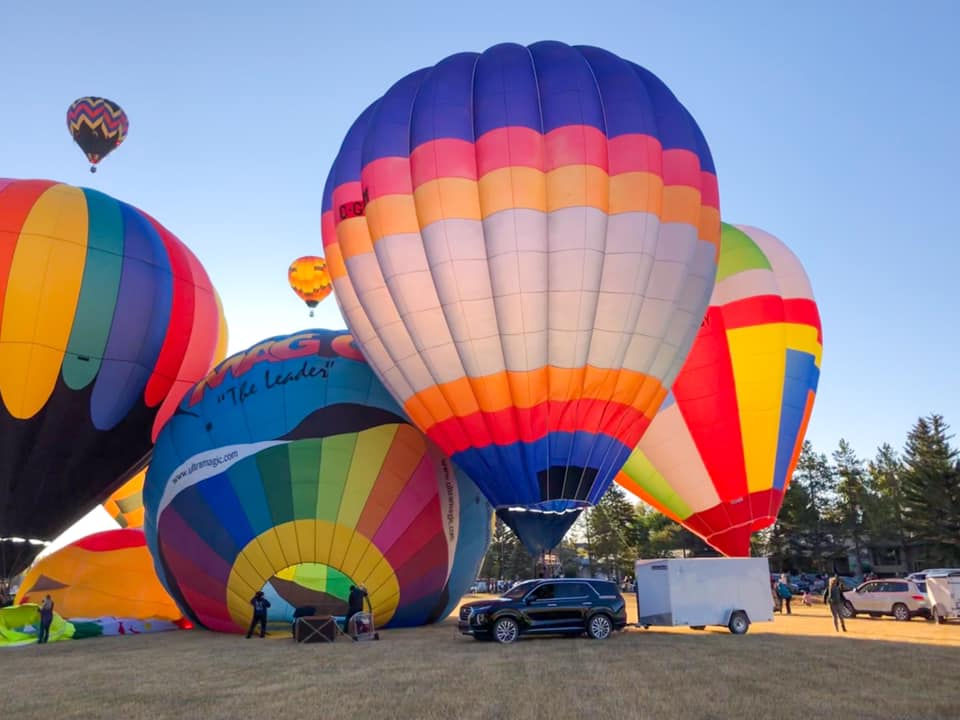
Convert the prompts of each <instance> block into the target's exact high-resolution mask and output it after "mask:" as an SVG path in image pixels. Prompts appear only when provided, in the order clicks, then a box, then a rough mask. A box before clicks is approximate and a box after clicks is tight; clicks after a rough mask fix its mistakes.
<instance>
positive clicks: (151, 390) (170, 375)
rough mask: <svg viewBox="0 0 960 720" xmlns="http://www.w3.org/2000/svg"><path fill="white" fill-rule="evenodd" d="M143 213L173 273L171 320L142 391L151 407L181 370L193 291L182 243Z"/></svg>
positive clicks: (192, 306)
mask: <svg viewBox="0 0 960 720" xmlns="http://www.w3.org/2000/svg"><path fill="white" fill-rule="evenodd" d="M145 216H146V218H147V220H148V221H149V222H150V224H151V225H153V229H154V230H156V231H157V234H158V235H160V239H161V241H162V242H163V246H164V247H165V248H166V250H167V257H168V258H169V259H170V271H171V273H172V274H173V302H172V304H171V307H170V321H169V323H168V325H167V332H166V335H164V338H163V345H162V346H161V347H160V354H159V355H158V356H157V362H156V365H154V367H153V372H152V373H151V375H150V379H149V380H148V381H147V388H146V390H145V391H144V401H145V402H146V404H147V407H154V406H156V405H158V404H160V403H161V402H162V401H163V399H164V398H165V397H166V396H167V393H169V392H170V388H172V387H173V383H174V381H175V380H176V378H177V371H178V370H179V369H180V365H181V362H182V360H183V354H184V352H185V350H186V348H187V345H188V344H189V342H190V330H191V328H192V326H193V314H194V301H195V298H194V292H195V290H194V287H193V278H192V276H191V272H190V266H189V263H188V261H187V258H186V255H185V254H184V248H183V246H182V245H181V244H180V242H179V241H178V240H177V239H176V238H175V237H174V236H173V234H172V233H171V232H170V231H169V230H167V229H166V228H165V227H163V226H162V225H161V224H160V223H158V222H157V221H156V220H154V219H153V218H152V217H150V216H149V215H146V214H145Z"/></svg>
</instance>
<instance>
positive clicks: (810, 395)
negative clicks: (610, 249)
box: [617, 224, 823, 555]
mask: <svg viewBox="0 0 960 720" xmlns="http://www.w3.org/2000/svg"><path fill="white" fill-rule="evenodd" d="M822 352H823V336H822V331H821V326H820V315H819V311H818V309H817V305H816V302H815V301H814V299H813V291H812V289H811V287H810V281H809V280H808V278H807V275H806V273H805V272H804V270H803V267H802V266H801V264H800V261H799V260H798V259H797V257H796V256H795V255H794V254H793V253H792V252H791V251H790V249H789V248H787V246H786V245H784V244H783V243H782V242H781V241H780V240H778V239H777V238H775V237H773V236H772V235H770V234H768V233H766V232H764V231H762V230H759V229H757V228H754V227H750V226H745V225H738V226H733V225H727V224H724V226H723V235H722V240H721V244H720V266H719V269H718V272H717V285H716V288H715V289H714V291H713V297H712V299H711V302H710V308H709V310H708V311H707V314H706V316H705V318H704V321H703V324H702V327H701V329H700V332H699V334H698V336H697V340H696V342H695V343H694V346H693V349H692V350H691V351H690V356H689V357H688V358H687V361H686V364H685V365H684V367H683V370H682V371H681V373H680V375H679V376H678V377H677V380H676V382H675V383H674V386H673V391H672V394H671V396H670V397H669V398H668V399H667V401H666V402H665V403H664V406H663V407H662V408H661V410H660V412H659V413H658V414H657V417H656V418H655V419H654V421H653V423H652V424H651V425H650V428H649V429H648V430H647V432H646V434H645V435H644V436H643V438H642V439H641V440H640V443H639V444H638V446H637V448H636V450H635V451H634V452H633V454H632V455H631V457H630V459H629V460H628V461H627V463H626V465H625V466H624V469H623V472H621V473H620V475H619V476H618V477H617V481H618V482H619V483H620V484H621V485H622V486H623V487H625V488H627V489H628V490H630V491H631V492H633V493H635V494H637V495H639V496H640V497H641V498H642V499H644V500H646V501H647V502H649V503H650V504H652V505H653V506H655V507H657V508H658V509H660V510H661V511H662V512H664V513H665V514H667V515H669V516H670V517H672V518H673V519H675V520H677V521H678V522H680V523H682V524H683V525H684V526H685V527H687V528H688V529H690V530H692V531H693V532H695V533H696V534H698V535H700V536H701V537H702V538H703V539H704V540H706V541H707V542H708V543H710V544H711V545H712V546H713V547H715V548H716V549H717V550H719V551H721V552H722V553H724V554H726V555H749V553H750V534H751V533H752V532H755V531H757V530H760V529H762V528H765V527H767V526H769V525H770V524H772V523H773V521H774V520H775V519H776V516H777V513H778V512H779V510H780V505H781V503H782V502H783V494H784V492H786V489H787V487H788V485H789V483H790V477H791V475H792V474H793V470H794V468H795V466H796V462H797V457H798V455H799V453H800V447H801V445H802V444H803V437H804V434H805V433H806V428H807V424H808V422H809V420H810V413H811V412H812V410H813V403H814V398H815V396H816V391H817V384H818V382H819V379H820V360H821V355H822Z"/></svg>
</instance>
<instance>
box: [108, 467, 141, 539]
mask: <svg viewBox="0 0 960 720" xmlns="http://www.w3.org/2000/svg"><path fill="white" fill-rule="evenodd" d="M146 477H147V469H146V468H144V469H143V470H141V471H140V472H138V473H137V474H136V475H134V476H133V477H132V478H130V479H129V480H127V482H125V483H124V484H123V485H121V486H120V487H119V488H117V489H116V490H114V491H113V492H112V493H111V494H110V497H108V498H107V499H106V500H105V501H104V502H103V509H104V510H106V511H107V512H108V513H109V514H110V517H112V518H113V519H114V521H115V522H116V523H117V525H119V526H120V527H122V528H139V527H143V481H144V480H145V479H146Z"/></svg>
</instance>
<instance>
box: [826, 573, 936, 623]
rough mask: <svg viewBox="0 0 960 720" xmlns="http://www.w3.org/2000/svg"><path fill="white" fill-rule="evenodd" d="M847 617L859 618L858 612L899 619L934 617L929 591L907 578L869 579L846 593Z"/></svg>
mask: <svg viewBox="0 0 960 720" xmlns="http://www.w3.org/2000/svg"><path fill="white" fill-rule="evenodd" d="M843 597H844V603H843V606H844V607H843V614H844V616H845V617H848V618H852V617H856V616H857V614H858V613H863V614H865V615H869V616H870V617H880V616H881V615H893V617H895V618H896V619H897V620H910V619H912V618H914V617H916V616H918V615H919V616H921V617H925V618H929V617H930V604H929V602H927V588H926V587H925V586H924V584H923V583H922V582H915V581H913V580H907V579H905V578H886V579H883V580H869V581H868V582H865V583H863V584H861V585H860V586H859V587H857V589H856V590H849V591H847V592H845V593H844V594H843Z"/></svg>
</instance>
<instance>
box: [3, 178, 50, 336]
mask: <svg viewBox="0 0 960 720" xmlns="http://www.w3.org/2000/svg"><path fill="white" fill-rule="evenodd" d="M55 184H56V183H54V182H52V181H50V180H21V181H17V182H14V183H12V184H11V185H8V186H6V187H5V188H4V189H3V191H2V192H0V325H2V323H3V308H4V305H5V302H4V300H5V298H6V296H7V278H8V276H9V275H10V266H11V265H12V264H13V253H14V250H15V249H16V247H17V241H18V240H19V238H20V230H21V229H22V228H23V223H24V221H25V220H26V219H27V215H28V214H29V213H30V209H31V208H32V207H33V204H34V203H35V202H36V201H37V198H39V197H40V196H41V195H42V194H43V193H44V192H46V190H47V188H49V187H52V186H53V185H55Z"/></svg>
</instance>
